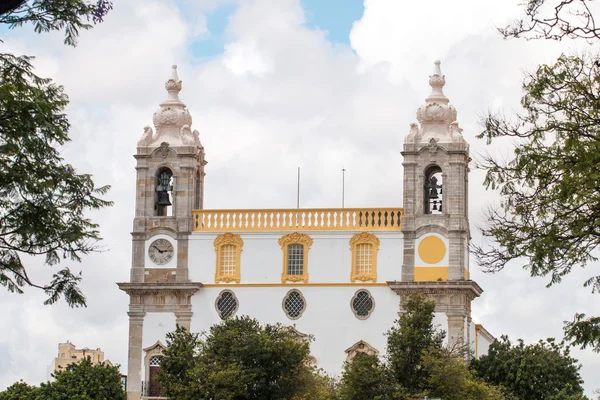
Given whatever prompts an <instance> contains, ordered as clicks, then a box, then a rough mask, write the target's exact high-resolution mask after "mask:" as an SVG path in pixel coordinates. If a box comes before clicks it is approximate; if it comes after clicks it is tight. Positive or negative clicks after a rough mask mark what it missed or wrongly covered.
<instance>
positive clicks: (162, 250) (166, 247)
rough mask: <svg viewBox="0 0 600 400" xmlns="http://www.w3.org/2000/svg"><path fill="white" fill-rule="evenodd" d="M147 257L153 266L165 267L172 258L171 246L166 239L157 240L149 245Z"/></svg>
mask: <svg viewBox="0 0 600 400" xmlns="http://www.w3.org/2000/svg"><path fill="white" fill-rule="evenodd" d="M148 255H149V256H150V260H152V262H153V263H154V264H158V265H165V264H166V263H168V262H169V261H171V259H172V258H173V245H172V244H171V242H169V241H168V240H167V239H157V240H155V241H154V242H152V244H150V248H149V249H148Z"/></svg>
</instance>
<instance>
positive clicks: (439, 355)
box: [422, 348, 504, 400]
mask: <svg viewBox="0 0 600 400" xmlns="http://www.w3.org/2000/svg"><path fill="white" fill-rule="evenodd" d="M422 362H423V369H424V371H426V385H425V386H426V388H427V389H426V392H427V395H428V396H429V397H434V398H442V399H444V400H504V394H503V392H502V391H501V390H500V389H499V388H498V387H496V386H493V385H489V384H487V383H485V382H483V381H481V380H478V379H476V378H475V377H474V376H473V374H472V373H471V371H469V369H468V368H467V366H466V364H465V361H464V358H463V357H462V356H461V355H459V354H456V353H453V352H451V351H450V350H448V349H444V348H434V349H431V350H430V351H428V352H426V353H425V354H423V359H422Z"/></svg>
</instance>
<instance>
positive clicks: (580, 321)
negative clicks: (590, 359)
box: [565, 313, 600, 353]
mask: <svg viewBox="0 0 600 400" xmlns="http://www.w3.org/2000/svg"><path fill="white" fill-rule="evenodd" d="M565 339H566V340H570V341H571V344H573V345H575V346H581V348H583V349H585V348H586V347H588V346H590V347H591V348H592V350H593V351H595V352H596V353H600V317H589V318H586V317H585V314H579V313H577V314H575V317H574V318H573V321H571V322H565Z"/></svg>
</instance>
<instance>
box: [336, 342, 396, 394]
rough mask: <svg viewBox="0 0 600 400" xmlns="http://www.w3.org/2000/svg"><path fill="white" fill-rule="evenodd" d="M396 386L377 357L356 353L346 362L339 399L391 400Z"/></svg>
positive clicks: (387, 369)
mask: <svg viewBox="0 0 600 400" xmlns="http://www.w3.org/2000/svg"><path fill="white" fill-rule="evenodd" d="M395 386H396V384H395V382H394V378H393V376H392V374H391V371H390V370H389V368H388V367H387V365H385V364H383V363H382V362H381V361H380V360H379V357H377V356H375V355H369V354H365V353H357V354H356V356H355V357H354V358H353V359H352V361H351V362H346V364H345V365H344V372H343V375H342V380H341V383H340V399H341V400H354V399H373V400H388V399H393V397H392V395H393V394H394V392H395V389H396V387H395Z"/></svg>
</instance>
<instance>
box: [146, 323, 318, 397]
mask: <svg viewBox="0 0 600 400" xmlns="http://www.w3.org/2000/svg"><path fill="white" fill-rule="evenodd" d="M167 344H168V346H169V348H171V347H173V350H168V351H167V352H165V354H164V356H163V360H162V362H161V367H162V368H161V371H160V373H159V375H158V378H157V379H158V381H159V382H160V384H161V385H162V387H163V389H164V393H165V395H166V396H168V397H172V398H177V399H183V400H186V399H190V400H191V399H198V398H214V399H223V400H227V399H240V400H242V399H248V400H251V399H257V400H258V399H261V400H262V399H266V400H268V399H289V398H292V397H293V396H295V395H302V396H304V397H299V398H300V399H311V397H309V396H310V391H309V390H307V388H306V387H305V386H306V385H307V383H309V382H312V383H314V384H319V385H320V387H321V389H323V388H324V387H326V386H327V384H326V383H325V384H324V381H323V380H319V379H318V378H314V379H313V378H311V379H309V378H308V377H307V374H309V373H314V371H311V369H310V368H309V367H307V366H306V365H305V362H306V360H307V359H308V356H309V352H310V350H309V344H308V343H307V342H305V341H299V340H298V339H297V338H295V337H294V336H293V334H292V329H291V328H289V327H285V326H282V325H280V324H277V325H269V324H266V325H264V326H262V325H260V324H259V323H258V321H257V320H255V319H252V318H249V317H235V318H230V319H227V320H225V321H223V322H222V323H220V324H217V325H214V326H212V327H211V328H210V330H209V332H207V333H206V334H204V335H203V336H202V337H198V335H195V334H190V333H187V332H185V330H184V329H183V328H178V329H177V330H176V331H175V332H174V333H171V334H169V335H168V338H167ZM323 379H325V378H323ZM315 392H316V393H318V391H317V390H316V389H315Z"/></svg>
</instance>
